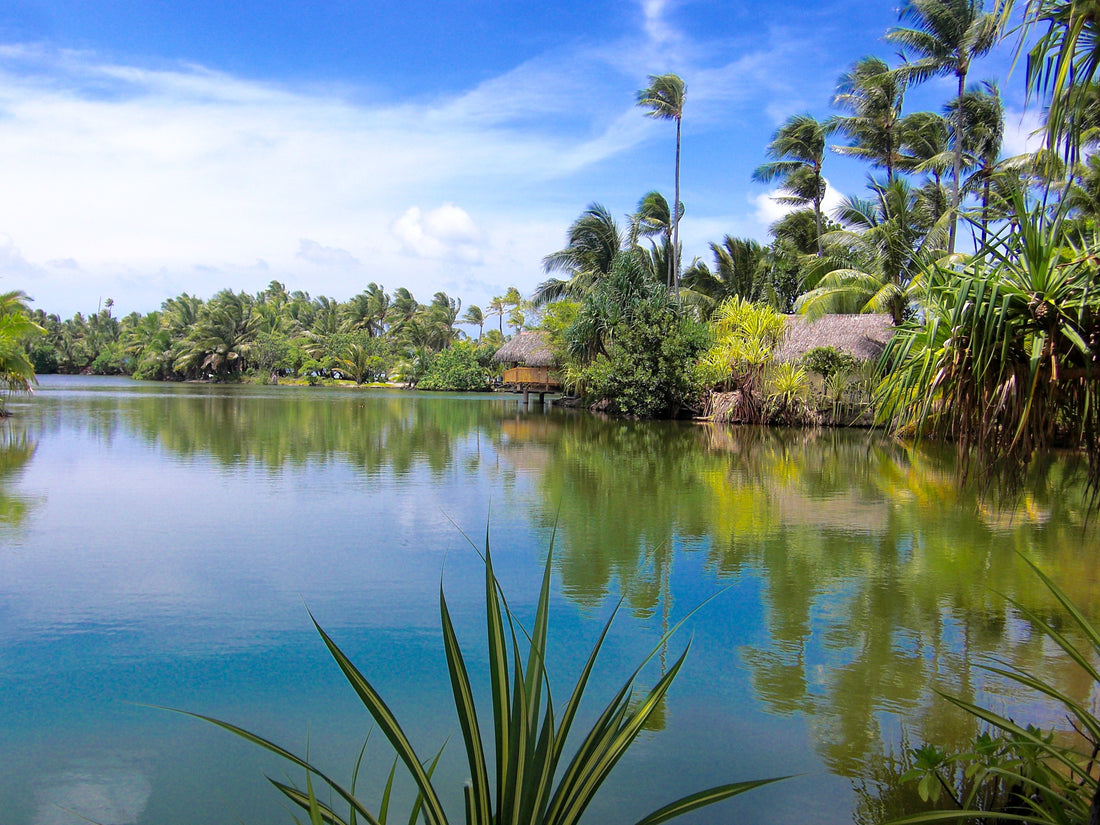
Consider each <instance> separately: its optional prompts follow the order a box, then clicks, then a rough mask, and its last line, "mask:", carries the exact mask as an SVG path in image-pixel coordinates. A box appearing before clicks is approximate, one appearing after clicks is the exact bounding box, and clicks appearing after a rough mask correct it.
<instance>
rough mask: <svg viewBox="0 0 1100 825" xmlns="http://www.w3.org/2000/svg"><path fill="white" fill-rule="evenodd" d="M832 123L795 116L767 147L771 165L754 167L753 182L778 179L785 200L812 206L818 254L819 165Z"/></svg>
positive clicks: (821, 183) (820, 251)
mask: <svg viewBox="0 0 1100 825" xmlns="http://www.w3.org/2000/svg"><path fill="white" fill-rule="evenodd" d="M835 128H836V127H835V125H834V124H833V123H832V122H831V121H826V122H825V123H819V122H818V121H817V120H815V119H814V118H813V117H811V116H810V115H795V116H793V117H791V118H789V119H788V120H787V122H786V123H784V124H783V125H782V126H780V127H779V128H778V129H777V130H776V132H775V134H774V135H773V136H772V141H771V143H769V144H768V149H767V156H768V157H769V158H772V161H771V162H770V163H765V164H763V165H762V166H758V167H756V170H755V171H754V172H753V173H752V178H753V180H757V181H760V182H761V183H771V182H772V181H774V180H777V179H778V180H781V181H782V187H783V189H785V190H786V191H787V192H788V193H789V197H788V200H790V201H797V202H805V203H809V204H812V205H813V209H814V219H815V222H816V224H817V254H818V257H820V256H821V255H822V254H823V247H822V245H821V233H822V230H821V203H822V201H823V200H824V199H825V178H824V177H822V175H821V165H822V162H823V161H824V159H825V138H826V137H828V135H829V134H830V133H831V132H832V131H833V130H834V129H835Z"/></svg>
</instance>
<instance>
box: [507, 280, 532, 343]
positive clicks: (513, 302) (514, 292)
mask: <svg viewBox="0 0 1100 825" xmlns="http://www.w3.org/2000/svg"><path fill="white" fill-rule="evenodd" d="M503 300H504V306H505V307H511V310H510V311H509V313H508V324H509V325H510V326H511V327H512V328H513V329H514V330H515V331H516V332H519V331H520V330H521V329H523V325H524V323H525V321H526V318H525V317H524V315H523V308H524V306H525V305H526V304H527V302H526V301H524V300H523V294H522V293H521V292H520V291H519V290H518V289H516V288H515V287H514V286H510V287H508V291H507V292H505V293H504V299H503Z"/></svg>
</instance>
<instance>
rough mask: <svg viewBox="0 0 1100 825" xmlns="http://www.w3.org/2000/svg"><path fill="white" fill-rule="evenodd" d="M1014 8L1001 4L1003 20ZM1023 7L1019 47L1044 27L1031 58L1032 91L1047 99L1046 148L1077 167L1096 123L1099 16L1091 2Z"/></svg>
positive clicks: (1036, 1)
mask: <svg viewBox="0 0 1100 825" xmlns="http://www.w3.org/2000/svg"><path fill="white" fill-rule="evenodd" d="M1014 5H1015V2H1014V0H1002V4H1001V6H1002V10H1001V17H1002V20H1007V19H1008V17H1009V15H1010V14H1011V12H1012V9H1013V6H1014ZM1023 5H1024V15H1023V25H1021V26H1020V28H1019V34H1020V40H1019V44H1020V49H1021V50H1022V49H1023V47H1024V44H1025V43H1027V42H1028V41H1029V39H1030V38H1029V34H1030V32H1031V30H1032V29H1033V28H1038V29H1040V30H1043V29H1045V31H1044V32H1043V33H1042V34H1041V35H1040V36H1039V38H1038V40H1037V41H1035V43H1034V45H1033V46H1032V47H1031V50H1030V51H1029V52H1028V55H1027V87H1028V93H1029V94H1033V95H1038V96H1040V97H1042V98H1043V99H1044V101H1043V102H1044V104H1045V107H1046V110H1047V112H1046V114H1047V117H1046V132H1047V147H1046V148H1047V150H1048V151H1051V152H1057V151H1058V150H1059V149H1061V150H1062V152H1063V155H1064V158H1065V160H1066V161H1067V162H1068V163H1070V164H1071V165H1072V164H1073V163H1075V162H1077V161H1078V160H1079V157H1080V151H1081V147H1082V145H1083V143H1084V142H1085V140H1086V136H1087V133H1088V131H1089V130H1090V129H1091V128H1092V126H1094V125H1095V123H1094V119H1093V118H1092V117H1090V115H1089V113H1090V110H1091V109H1093V108H1094V107H1095V100H1096V92H1095V88H1094V83H1095V81H1096V79H1097V76H1098V75H1100V48H1097V44H1098V42H1100V17H1098V15H1097V9H1096V4H1095V2H1093V1H1092V0H1025V2H1024V4H1023ZM1090 121H1092V122H1090Z"/></svg>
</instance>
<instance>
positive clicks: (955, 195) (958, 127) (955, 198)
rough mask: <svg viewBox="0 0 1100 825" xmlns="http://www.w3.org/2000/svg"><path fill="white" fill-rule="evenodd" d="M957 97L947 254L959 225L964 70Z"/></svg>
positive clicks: (960, 78)
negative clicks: (953, 173) (953, 172)
mask: <svg viewBox="0 0 1100 825" xmlns="http://www.w3.org/2000/svg"><path fill="white" fill-rule="evenodd" d="M958 77H959V95H958V97H957V98H956V100H955V180H954V183H953V184H952V186H951V211H952V213H953V214H952V216H951V235H950V237H949V238H948V240H947V254H948V255H953V254H954V253H955V229H956V228H957V227H958V224H959V178H960V177H962V152H963V145H962V98H963V93H964V92H965V91H966V70H965V69H962V70H960V71H959V72H958Z"/></svg>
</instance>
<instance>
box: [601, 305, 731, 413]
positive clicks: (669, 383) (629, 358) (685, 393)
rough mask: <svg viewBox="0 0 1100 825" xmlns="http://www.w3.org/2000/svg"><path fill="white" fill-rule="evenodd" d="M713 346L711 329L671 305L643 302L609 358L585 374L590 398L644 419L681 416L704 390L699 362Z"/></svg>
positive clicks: (617, 335) (617, 338)
mask: <svg viewBox="0 0 1100 825" xmlns="http://www.w3.org/2000/svg"><path fill="white" fill-rule="evenodd" d="M709 342H710V336H709V333H708V332H707V328H706V326H705V325H703V324H700V323H697V322H695V321H692V320H691V319H689V318H684V317H682V316H680V315H679V313H677V312H676V311H675V309H674V308H673V307H671V306H669V305H662V304H659V303H657V302H644V303H640V304H639V305H638V306H637V307H636V308H635V316H634V318H633V319H632V321H631V323H629V324H622V325H621V326H619V327H618V328H617V329H616V330H615V338H614V340H613V342H612V344H611V346H610V347H609V350H608V355H607V356H600V357H599V358H597V359H596V360H595V361H594V362H593V363H592V364H591V365H589V366H588V367H587V368H586V369H584V370H583V375H582V376H581V380H582V382H583V384H584V386H585V387H586V388H587V393H588V394H589V396H591V397H594V398H597V399H607V400H608V401H609V402H610V403H611V406H612V410H613V411H614V412H617V413H621V414H623V415H636V416H639V417H642V418H660V417H668V416H675V415H676V414H677V413H678V412H679V411H680V410H681V409H682V408H684V407H691V406H694V405H695V404H696V403H697V402H698V399H699V395H700V393H701V392H702V384H701V382H700V380H699V378H698V373H697V370H696V368H695V365H696V361H697V360H698V358H699V355H700V353H702V352H703V351H704V350H705V349H706V348H707V345H708V344H709Z"/></svg>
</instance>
